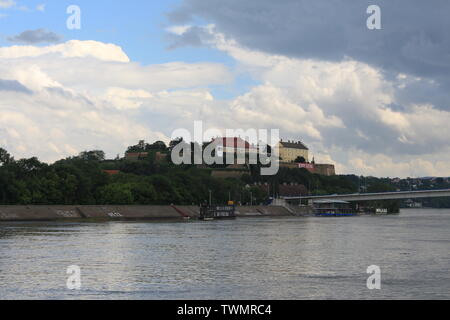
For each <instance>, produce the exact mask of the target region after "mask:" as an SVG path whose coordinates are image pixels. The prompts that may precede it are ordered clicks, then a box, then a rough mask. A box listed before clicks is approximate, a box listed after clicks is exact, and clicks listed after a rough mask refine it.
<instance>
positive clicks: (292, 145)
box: [280, 140, 309, 150]
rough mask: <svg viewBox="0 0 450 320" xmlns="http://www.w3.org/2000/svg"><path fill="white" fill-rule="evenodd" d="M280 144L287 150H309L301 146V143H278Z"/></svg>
mask: <svg viewBox="0 0 450 320" xmlns="http://www.w3.org/2000/svg"><path fill="white" fill-rule="evenodd" d="M280 144H281V145H282V146H283V147H285V148H289V149H301V150H309V149H308V147H307V146H305V145H304V144H303V142H301V141H297V142H296V141H283V140H281V141H280Z"/></svg>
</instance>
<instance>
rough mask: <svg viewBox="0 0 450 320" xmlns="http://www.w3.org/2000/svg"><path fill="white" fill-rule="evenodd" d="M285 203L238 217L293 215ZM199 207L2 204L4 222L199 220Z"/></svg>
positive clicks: (240, 210)
mask: <svg viewBox="0 0 450 320" xmlns="http://www.w3.org/2000/svg"><path fill="white" fill-rule="evenodd" d="M296 214H297V213H295V212H292V211H290V210H288V209H286V208H285V207H282V206H242V207H237V208H236V216H237V217H264V216H267V217H282V216H294V215H296ZM199 215H200V208H199V207H197V206H55V205H52V206H0V222H1V221H54V220H58V221H59V220H63V221H66V220H67V221H71V220H89V219H97V220H98V219H100V220H183V219H197V218H198V217H199Z"/></svg>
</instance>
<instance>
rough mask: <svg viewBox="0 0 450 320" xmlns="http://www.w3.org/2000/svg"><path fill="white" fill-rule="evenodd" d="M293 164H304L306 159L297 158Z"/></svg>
mask: <svg viewBox="0 0 450 320" xmlns="http://www.w3.org/2000/svg"><path fill="white" fill-rule="evenodd" d="M295 163H306V159H305V158H304V157H297V159H295Z"/></svg>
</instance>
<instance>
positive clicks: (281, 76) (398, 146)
mask: <svg viewBox="0 0 450 320" xmlns="http://www.w3.org/2000/svg"><path fill="white" fill-rule="evenodd" d="M209 28H210V30H213V27H211V26H210V27H209ZM179 32H181V31H180V30H179ZM212 35H213V37H212V39H214V41H213V42H212V43H210V44H211V45H213V46H215V47H216V48H217V49H219V50H221V51H224V52H226V53H228V54H229V55H230V56H231V57H233V58H234V59H235V60H236V62H237V65H236V68H235V70H234V72H235V75H237V74H241V73H246V74H250V75H251V76H252V77H253V79H255V80H256V81H258V82H259V83H260V84H258V85H255V86H253V87H252V88H250V89H249V90H248V91H247V92H245V93H243V94H241V95H239V96H237V97H235V98H233V99H229V100H217V99H215V98H214V96H213V94H212V93H211V89H209V88H210V86H212V85H227V84H228V83H229V82H230V81H232V78H233V75H232V74H231V73H230V71H229V70H228V69H227V68H226V67H225V66H223V65H221V64H215V63H192V64H189V63H183V62H172V63H166V64H159V65H148V66H144V65H141V64H139V63H136V62H131V61H130V59H129V58H128V56H127V55H126V53H125V52H124V51H123V50H122V49H121V48H120V47H119V46H116V45H114V44H105V43H100V42H96V41H69V42H66V43H63V44H58V45H53V46H47V47H34V46H13V47H6V48H0V75H1V76H0V79H2V80H5V81H9V82H8V83H12V82H11V81H16V82H18V84H17V83H16V82H14V83H15V84H16V86H19V85H23V86H25V87H26V88H28V89H29V90H31V91H32V94H30V93H27V91H26V90H22V91H20V92H11V91H0V111H1V112H0V114H1V115H0V133H1V134H0V137H1V138H0V143H1V144H2V145H4V146H6V147H7V149H9V151H10V152H12V153H13V154H14V155H15V156H16V157H22V156H32V155H38V156H40V157H41V158H42V159H43V160H47V161H51V160H56V159H58V158H61V157H64V156H67V155H73V154H74V152H75V151H76V152H78V151H81V150H84V149H90V148H102V149H104V150H105V151H106V152H107V153H108V155H110V156H115V155H116V154H117V153H119V152H123V150H124V149H125V147H126V146H128V145H129V144H131V143H134V142H136V141H137V140H139V139H143V138H145V139H147V140H155V139H162V140H167V139H168V137H170V135H171V133H172V131H173V130H175V129H177V128H180V127H184V128H187V129H191V128H192V125H193V121H194V120H203V121H204V123H205V126H206V127H214V128H219V129H225V128H233V129H236V128H243V129H246V128H250V127H251V128H268V129H270V128H280V129H281V132H282V135H283V137H285V138H286V139H301V140H303V141H305V142H306V143H307V144H308V145H309V146H310V149H311V152H312V153H313V155H315V156H316V160H317V161H319V162H333V163H336V165H337V170H338V172H340V173H357V174H372V175H378V176H409V175H415V176H419V175H450V165H447V163H450V150H449V148H448V142H447V141H446V140H447V137H448V136H450V129H449V128H450V127H449V126H448V125H447V123H449V122H450V112H448V111H443V110H438V109H436V108H435V107H434V106H433V105H432V104H427V103H409V104H403V105H402V106H401V108H400V107H398V106H397V105H398V101H397V93H398V90H407V89H408V88H409V87H410V86H411V85H412V84H413V85H417V83H419V84H420V82H421V81H426V80H422V79H416V78H415V77H414V78H413V77H411V76H409V75H407V74H402V75H399V76H398V77H397V78H396V79H389V80H388V79H386V78H385V77H384V75H383V73H381V72H380V71H379V70H378V69H376V68H374V67H372V66H369V65H367V64H364V63H360V62H357V61H354V60H343V61H339V62H324V61H318V60H311V59H307V60H301V59H293V58H287V57H283V56H275V55H268V54H264V53H261V52H256V51H251V50H248V49H245V48H242V47H240V46H239V45H238V44H237V43H236V42H234V41H232V40H225V38H224V37H222V36H221V35H220V34H216V33H212ZM5 83H6V82H5ZM399 85H401V86H402V87H403V89H398V88H399ZM428 85H432V84H428ZM411 171H412V172H411Z"/></svg>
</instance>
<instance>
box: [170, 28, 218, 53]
mask: <svg viewBox="0 0 450 320" xmlns="http://www.w3.org/2000/svg"><path fill="white" fill-rule="evenodd" d="M211 37H212V36H211V34H210V33H208V32H207V31H206V30H205V29H204V28H202V27H197V26H194V27H191V28H189V29H188V30H187V31H186V32H184V33H183V34H181V35H175V34H172V33H170V34H167V38H168V40H169V41H170V43H171V45H170V46H169V49H176V48H179V47H184V46H193V47H200V46H203V44H204V43H205V41H208V40H210V39H211Z"/></svg>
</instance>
